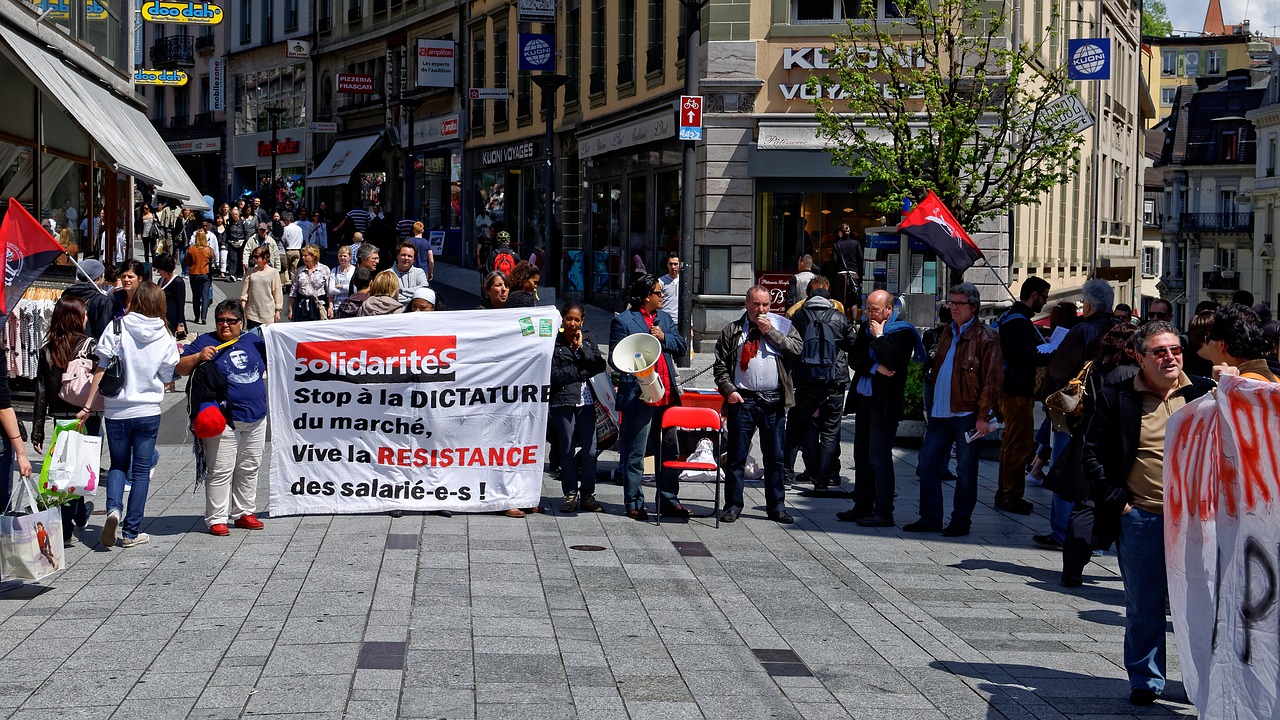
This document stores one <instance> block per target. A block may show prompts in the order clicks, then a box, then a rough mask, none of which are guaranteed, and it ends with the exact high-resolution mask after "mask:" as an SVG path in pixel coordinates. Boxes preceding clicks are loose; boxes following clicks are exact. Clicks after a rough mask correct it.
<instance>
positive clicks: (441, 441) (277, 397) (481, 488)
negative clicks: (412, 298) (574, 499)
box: [265, 307, 560, 517]
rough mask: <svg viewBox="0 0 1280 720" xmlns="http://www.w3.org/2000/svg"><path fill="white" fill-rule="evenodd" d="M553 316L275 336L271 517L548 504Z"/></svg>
mask: <svg viewBox="0 0 1280 720" xmlns="http://www.w3.org/2000/svg"><path fill="white" fill-rule="evenodd" d="M559 330H560V314H559V313H558V312H557V311H556V310H555V308H552V307H539V308H519V309H502V310H482V311H475V312H470V313H468V314H467V321H466V322H465V323H459V322H457V316H456V315H452V314H449V313H407V314H403V315H389V316H385V317H364V318H360V319H358V320H357V319H349V320H332V321H329V322H326V323H277V324H275V325H272V326H270V327H268V328H266V332H265V336H266V344H267V354H268V359H267V367H268V375H267V378H268V395H269V399H270V402H269V406H270V408H271V427H272V452H273V457H272V461H271V514H272V516H273V517H274V516H277V515H304V514H339V513H373V512H386V511H389V510H397V509H398V510H414V511H431V510H453V511H466V512H487V511H499V510H507V509H511V508H520V507H530V506H532V505H537V504H538V500H539V498H540V497H541V494H542V466H543V463H544V462H545V461H546V458H545V457H544V456H543V445H544V443H545V440H546V431H547V403H548V401H549V399H550V394H551V386H550V377H551V353H552V348H553V346H554V344H555V338H556V334H557V333H558V332H559Z"/></svg>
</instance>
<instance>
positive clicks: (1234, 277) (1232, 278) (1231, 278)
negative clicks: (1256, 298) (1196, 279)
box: [1203, 270, 1240, 292]
mask: <svg viewBox="0 0 1280 720" xmlns="http://www.w3.org/2000/svg"><path fill="white" fill-rule="evenodd" d="M1203 285H1204V289H1205V290H1206V291H1213V290H1229V291H1231V292H1235V291H1236V290H1239V289H1240V274H1239V273H1237V272H1236V271H1235V270H1215V271H1214V272H1207V273H1205V274H1204V283H1203Z"/></svg>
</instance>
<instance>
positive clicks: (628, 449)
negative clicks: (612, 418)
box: [609, 273, 689, 520]
mask: <svg viewBox="0 0 1280 720" xmlns="http://www.w3.org/2000/svg"><path fill="white" fill-rule="evenodd" d="M627 301H628V305H629V307H628V309H627V310H624V311H623V312H621V313H619V314H618V315H617V316H616V317H614V319H613V322H612V324H611V325H610V327H609V360H610V362H611V363H612V364H613V366H614V367H615V368H616V369H617V370H619V371H620V372H621V374H622V379H621V381H620V382H619V383H618V411H619V412H620V413H622V427H621V428H620V430H619V442H620V444H621V447H620V448H619V458H620V462H621V464H622V473H623V483H622V497H623V502H624V503H625V505H626V511H627V517H629V518H632V519H633V520H648V519H649V513H648V511H647V510H646V509H645V502H644V491H643V490H642V489H641V485H640V481H641V479H642V478H643V476H644V457H645V455H646V454H647V450H648V447H649V444H650V441H651V435H652V431H653V430H654V429H655V428H659V429H660V428H661V427H662V414H663V412H664V411H665V410H666V409H667V408H668V407H671V406H672V405H679V404H680V392H679V389H678V388H677V387H676V380H677V375H676V366H675V362H674V361H673V358H675V357H679V356H680V355H683V354H684V353H685V352H687V351H688V343H687V342H686V341H685V339H684V338H683V337H681V336H680V332H679V331H678V330H676V324H675V321H674V320H672V319H671V316H670V315H668V314H667V313H665V312H663V311H662V283H661V282H660V281H659V280H658V278H656V277H654V276H653V275H651V274H648V273H646V274H644V275H641V276H640V277H639V278H637V279H636V280H635V281H634V282H632V283H631V287H630V288H629V289H628V290H627ZM655 341H656V342H655ZM661 442H662V443H663V446H662V454H663V455H664V456H665V457H675V456H676V455H677V449H676V438H675V434H674V432H669V433H663V434H662V438H661ZM656 472H657V475H658V494H657V503H658V512H660V513H662V515H663V516H664V517H683V518H687V517H689V511H688V510H687V509H685V507H684V506H683V505H681V504H680V500H679V497H678V496H679V491H680V479H679V475H677V474H676V473H675V472H674V471H670V470H662V469H661V468H659V469H657V471H656Z"/></svg>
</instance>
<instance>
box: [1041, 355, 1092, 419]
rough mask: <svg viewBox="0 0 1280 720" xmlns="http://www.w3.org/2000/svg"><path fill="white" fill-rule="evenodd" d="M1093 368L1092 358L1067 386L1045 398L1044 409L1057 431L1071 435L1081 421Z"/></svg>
mask: <svg viewBox="0 0 1280 720" xmlns="http://www.w3.org/2000/svg"><path fill="white" fill-rule="evenodd" d="M1092 369H1093V361H1092V360H1090V361H1089V362H1086V363H1085V364H1084V367H1082V368H1080V372H1079V373H1077V374H1076V376H1075V377H1074V378H1072V379H1071V380H1069V381H1068V382H1067V384H1066V386H1064V387H1062V388H1060V389H1058V390H1056V391H1054V392H1053V393H1050V395H1049V397H1047V398H1045V401H1044V409H1045V412H1047V413H1048V414H1049V421H1050V422H1051V423H1053V429H1054V430H1055V431H1057V432H1065V433H1067V434H1068V435H1069V434H1071V431H1072V430H1073V429H1074V428H1075V426H1076V424H1077V423H1078V422H1079V420H1080V416H1081V415H1082V414H1083V413H1084V398H1085V395H1087V394H1088V388H1089V371H1091V370H1092Z"/></svg>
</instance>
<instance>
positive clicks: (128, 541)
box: [120, 533, 151, 548]
mask: <svg viewBox="0 0 1280 720" xmlns="http://www.w3.org/2000/svg"><path fill="white" fill-rule="evenodd" d="M149 542H151V536H150V535H148V534H146V533H138V536H137V537H131V538H125V539H123V540H121V541H120V547H124V548H131V547H133V546H134V545H146V544H147V543H149Z"/></svg>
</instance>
